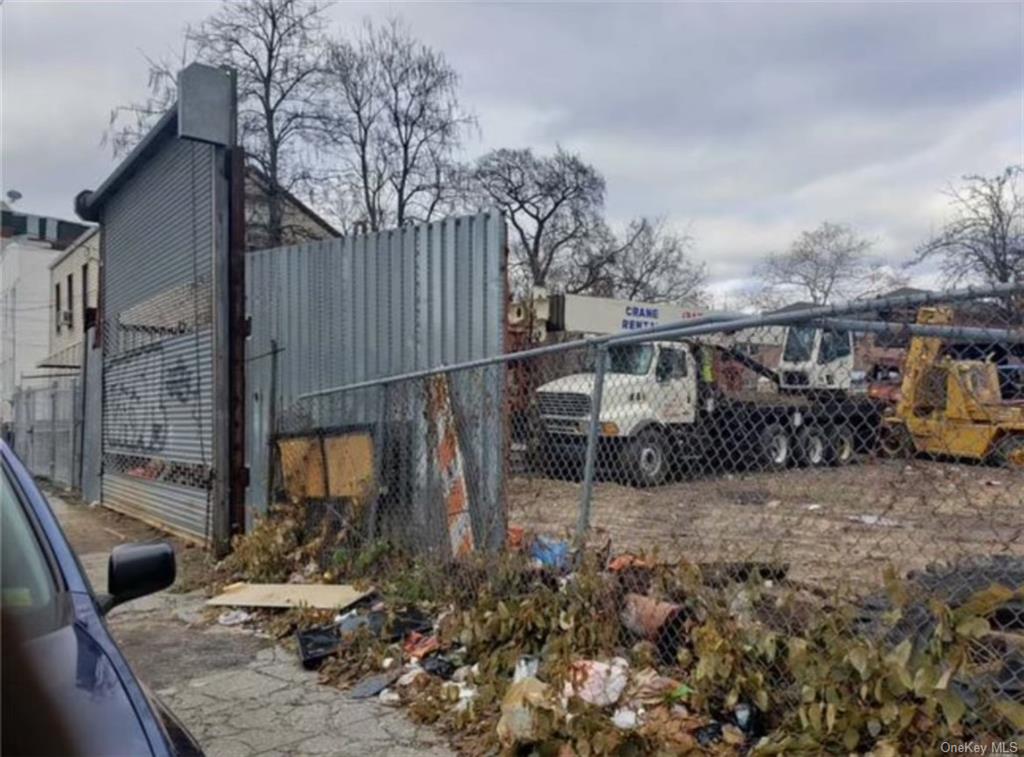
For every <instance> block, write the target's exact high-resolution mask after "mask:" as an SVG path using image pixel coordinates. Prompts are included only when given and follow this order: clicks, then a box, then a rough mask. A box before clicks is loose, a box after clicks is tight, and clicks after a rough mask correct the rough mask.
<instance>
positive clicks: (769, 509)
mask: <svg viewBox="0 0 1024 757" xmlns="http://www.w3.org/2000/svg"><path fill="white" fill-rule="evenodd" d="M1022 289H1024V287H1021V286H1020V285H1016V286H1004V287H1001V288H995V289H988V290H962V291H958V292H948V293H944V294H937V295H913V296H904V297H898V298H890V299H887V300H877V301H872V302H860V303H851V304H848V305H844V306H837V307H830V308H816V309H809V310H802V311H793V312H789V313H779V314H764V315H759V316H751V317H747V318H742V319H738V320H737V319H735V318H731V319H730V320H726V321H725V322H719V321H717V320H716V318H715V317H714V316H710V317H707V318H704V319H698V320H695V321H690V322H687V323H681V324H678V325H675V326H671V327H658V329H655V333H641V334H624V335H618V336H613V337H601V338H591V339H582V340H575V341H567V342H565V343H564V344H555V345H544V346H540V347H534V348H532V349H528V350H525V351H521V352H518V353H510V354H505V355H501V356H498V357H496V358H486V359H481V360H476V361H469V362H465V363H462V364H459V365H456V366H449V367H446V368H441V369H436V370H423V371H416V372H409V373H406V374H403V375H399V376H390V377H383V378H378V379H372V380H367V381H362V382H353V383H350V384H348V385H344V386H339V387H324V388H322V389H319V390H315V391H310V392H307V393H306V394H305V395H303V396H301V397H299V398H298V399H297V400H296V401H295V402H294V404H293V405H292V406H290V407H289V408H286V409H284V410H283V412H282V415H283V416H284V420H283V421H282V422H281V423H279V424H278V426H277V429H278V433H277V435H276V437H275V438H276V439H277V441H278V443H279V445H278V446H279V452H278V461H277V466H278V470H279V471H280V470H281V465H282V460H281V457H282V455H285V456H286V455H287V452H286V451H284V448H283V447H280V442H282V441H286V440H287V439H288V438H289V436H290V435H296V434H298V435H300V436H301V435H306V436H307V437H308V436H309V435H310V434H313V435H314V436H315V437H316V438H317V439H319V440H320V442H319V446H318V447H317V452H316V454H317V455H320V456H322V458H323V464H322V469H321V470H322V471H323V472H324V475H327V472H328V471H329V470H330V468H331V463H330V462H329V461H328V460H327V457H328V454H327V452H326V451H325V450H327V445H328V444H329V442H330V439H331V432H330V430H324V429H318V428H316V427H315V424H310V423H309V422H306V423H304V422H303V420H302V419H303V418H307V419H309V418H312V417H315V413H312V412H311V411H310V408H311V407H312V406H314V405H315V404H316V403H318V402H327V401H338V399H339V398H341V397H345V398H346V401H347V402H349V403H354V404H355V405H359V406H363V407H372V408H373V417H370V418H367V419H366V421H367V423H366V426H365V430H366V438H367V440H368V441H367V444H370V445H372V454H370V455H369V457H368V459H370V460H372V471H371V474H370V480H368V481H366V482H364V483H365V489H364V490H363V491H364V492H365V493H366V497H365V498H363V499H361V501H360V502H359V503H358V506H357V507H355V509H353V505H352V502H348V503H347V504H345V502H344V501H333V502H332V501H329V500H330V498H327V499H328V502H327V506H326V512H327V513H328V519H330V520H332V521H333V522H334V523H335V532H337V531H341V530H344V529H349V530H350V531H352V532H354V533H357V534H358V535H359V539H360V543H361V544H364V545H366V544H373V545H377V546H378V547H380V545H387V548H388V549H393V548H397V549H399V550H403V549H404V550H408V551H411V552H412V553H414V554H416V555H418V557H419V559H420V560H421V561H424V562H429V563H431V564H434V565H436V566H458V565H459V562H460V560H462V559H463V558H465V559H466V560H468V559H469V558H470V556H472V555H477V556H479V555H481V554H484V555H491V557H490V558H485V559H484V560H483V561H482V562H483V563H484V569H482V570H472V571H470V570H458V569H455V568H453V567H449V568H447V569H444V570H445V571H446V572H447V573H448V576H449V578H451V579H457V580H459V581H462V582H463V583H464V585H463V586H462V587H461V589H462V591H463V592H464V593H465V594H466V595H468V596H474V595H475V594H476V593H477V592H479V591H483V590H484V587H485V586H486V582H487V580H488V571H487V569H486V566H487V565H498V564H500V563H501V560H500V559H495V558H496V557H497V556H499V555H503V554H507V553H510V552H517V553H523V554H525V556H526V557H527V558H529V559H530V560H532V561H533V562H534V563H535V564H538V565H541V566H544V567H545V568H547V569H550V570H554V571H556V572H557V571H560V572H563V573H568V574H570V576H571V574H572V571H573V569H574V566H578V565H579V562H578V560H579V559H580V557H579V556H580V555H582V554H584V553H586V554H591V555H597V558H598V561H599V564H600V567H601V569H602V571H603V573H604V574H605V575H606V576H609V577H611V578H612V579H613V580H614V581H615V582H616V585H617V587H618V591H617V594H616V597H617V599H616V602H617V605H616V608H617V609H616V612H615V616H614V617H601V618H596V619H595V621H597V622H600V623H616V624H621V626H622V634H623V637H622V638H623V642H624V643H628V642H631V641H638V640H639V641H646V642H648V643H650V644H652V645H653V646H654V647H655V649H656V652H657V658H658V660H659V664H660V665H661V667H662V670H665V671H668V672H669V673H672V672H673V671H676V672H678V671H679V670H681V669H685V666H686V665H689V664H691V663H692V659H693V655H694V654H695V650H697V649H701V647H700V644H701V643H702V642H701V641H700V638H705V637H699V638H697V637H693V636H692V634H694V633H698V632H697V631H696V630H695V629H696V628H697V627H698V625H700V624H701V623H706V622H708V619H709V618H723V619H724V620H722V622H723V623H726V624H728V627H729V628H732V629H733V633H735V634H738V635H743V634H752V635H753V636H742V637H743V638H756V639H759V641H757V642H756V643H755V646H756V644H761V643H764V644H765V649H764V650H763V654H762V653H760V652H758V655H759V656H757V655H755V657H756V659H757V660H758V665H757V666H755V667H756V670H755V673H756V675H754V676H753V678H746V677H743V676H742V675H741V674H740V672H738V671H737V670H733V671H732V672H731V673H730V676H731V677H732V679H735V680H739V681H741V683H740V684H736V685H740V686H741V687H746V688H745V689H744V690H745V691H746V692H747V693H746V696H747V697H749V698H750V699H751V700H752V701H755V702H757V703H758V704H757V706H758V707H761V706H762V705H764V706H765V707H767V708H769V709H772V710H779V709H780V708H781V709H782V710H786V708H788V707H791V708H792V711H793V712H798V713H799V717H800V718H801V719H805V720H806V719H808V718H809V720H808V721H807V722H810V723H811V726H808V727H813V725H814V722H815V720H816V719H818V718H820V717H825V718H826V719H830V720H833V721H834V719H835V717H836V710H835V707H836V705H835V704H834V702H833V703H832V704H829V701H830V700H829V697H833V696H834V687H833V683H829V684H827V685H826V684H822V686H821V688H820V690H819V689H815V688H814V687H809V686H807V685H805V686H804V687H803V688H802V689H800V688H797V689H795V690H794V689H793V667H792V666H793V665H794V662H793V660H794V654H795V652H794V646H793V645H794V644H796V643H797V642H796V641H794V639H796V640H802V639H805V638H811V637H812V636H813V635H814V634H816V633H818V634H820V633H821V627H820V620H821V618H822V617H825V616H826V615H829V614H830V613H838V615H837V617H841V618H842V626H841V628H842V630H841V631H835V634H834V635H836V636H837V638H838V637H842V638H843V639H845V640H846V641H845V642H844V643H847V644H851V645H854V646H855V647H856V649H858V650H859V649H861V647H860V646H858V645H861V644H863V645H865V646H864V647H863V649H866V650H874V651H872V652H871V654H873V655H875V657H870V659H872V660H876V662H877V664H878V665H879V666H883V665H886V664H892V663H891V661H892V659H894V657H893V655H896V657H900V655H903V654H905V655H907V659H906V661H904V662H905V665H910V666H911V667H913V665H918V667H917V668H914V670H917V671H918V678H920V676H921V675H925V674H923V673H920V671H921V670H922V669H923V668H921V667H920V666H921V665H923V664H924V663H921V662H919V657H920V655H925V654H926V650H933V651H934V649H936V648H937V647H936V645H939V646H941V647H942V649H945V650H947V651H948V650H949V649H951V648H952V647H951V646H950V645H951V644H953V642H952V641H950V639H953V640H954V641H955V640H956V639H959V638H961V636H960V635H958V634H962V633H967V632H966V631H964V630H963V628H960V627H959V626H956V623H958V622H959V623H960V624H961V625H962V626H964V627H967V626H968V623H967V618H968V615H967V613H968V612H971V613H976V614H977V615H978V616H979V617H980V621H979V620H978V618H975V617H973V616H970V621H971V622H972V623H974V625H973V626H970V628H971V629H972V630H971V631H970V633H971V634H972V637H971V639H970V642H969V643H968V644H967V652H966V653H965V654H966V657H965V658H964V659H959V658H958V663H957V665H956V666H955V667H954V668H949V670H948V673H947V675H946V678H945V679H943V678H942V670H939V668H941V667H942V666H943V665H946V664H947V662H948V661H945V660H943V659H942V658H941V657H936V658H935V660H937V662H936V665H938V667H937V668H935V670H938V671H939V672H937V673H935V674H934V677H933V678H930V679H928V678H927V676H925V677H926V679H927V685H928V686H936V687H940V686H945V687H947V688H949V687H952V688H950V691H954V692H955V697H954V698H951V699H942V700H941V701H943V702H947V701H949V702H950V704H949V707H950V710H951V711H953V708H954V704H953V702H954V701H955V702H957V703H962V704H964V707H965V709H966V714H964V713H960V714H957V716H956V722H957V723H958V725H957V726H956V728H959V729H961V730H960V731H959V732H960V733H967V734H970V733H974V734H989V735H992V734H995V735H1003V736H1005V735H1006V734H1012V733H1013V732H1015V731H1014V728H1015V726H1014V725H1012V723H1013V722H1014V721H1013V719H1012V717H1009V716H1005V712H1006V710H1005V709H1000V708H1002V707H1003V704H1001V703H1005V702H1011V703H1015V704H1016V706H1020V705H1021V704H1024V644H1022V642H1024V601H1022V600H1024V594H1022V592H1024V516H1022V513H1024V330H1022V329H1024V311H1022V299H1021V291H1022ZM495 366H500V369H501V370H502V371H503V372H504V376H505V384H504V388H505V397H504V403H503V407H502V409H501V411H500V412H496V411H495V406H494V404H493V403H487V402H477V403H474V401H473V397H474V391H477V392H481V391H483V387H486V386H488V385H489V383H488V378H489V377H493V371H494V369H495ZM456 387H457V388H458V390H457V391H453V388H456ZM474 387H476V388H474ZM456 396H457V400H456V399H455V397H456ZM476 396H477V397H480V396H482V395H479V394H478V395H476ZM481 435H485V436H487V438H493V435H502V439H503V449H504V455H503V457H502V458H501V459H500V460H491V459H487V460H483V459H480V457H479V456H478V455H476V454H474V450H475V449H477V445H478V440H479V439H480V438H481ZM301 454H302V455H303V456H304V457H303V459H304V460H305V461H306V462H307V463H308V460H309V452H308V450H307V451H304V452H302V453H301ZM480 465H493V466H502V471H503V473H504V476H503V480H504V488H503V500H502V501H501V502H500V503H498V505H497V506H491V507H485V508H476V507H474V506H473V504H474V501H475V500H478V499H479V498H480V497H482V496H487V495H486V494H485V493H481V492H480V491H476V490H474V487H473V486H472V482H473V481H477V480H479V476H478V475H477V473H476V472H475V471H474V466H480ZM293 468H294V466H293ZM287 475H288V474H287V472H284V473H279V475H278V478H277V482H278V483H277V484H276V485H275V492H274V493H273V497H274V498H276V499H278V500H281V499H283V498H285V496H286V494H285V492H284V491H283V488H284V485H285V483H286V481H285V480H284V479H286V478H287ZM328 490H329V484H328V483H327V482H326V480H325V483H324V486H323V491H328ZM482 512H488V513H491V514H492V516H493V518H494V519H495V520H496V521H497V522H498V523H497V524H496V523H495V522H480V519H479V514H480V513H482ZM506 520H507V532H506V533H504V534H502V536H504V538H503V539H498V540H494V539H493V538H491V540H490V541H486V540H482V539H481V538H480V535H481V534H492V535H493V534H494V531H495V528H496V527H497V525H498V524H500V528H501V529H503V530H504V529H505V528H506V525H505V521H506ZM488 538H490V537H488ZM337 556H338V554H337V552H336V550H335V549H334V548H331V549H327V548H325V550H324V552H323V553H322V554H321V562H322V563H323V564H325V565H329V564H330V562H331V560H332V559H336V558H337ZM453 558H454V559H453ZM979 596H982V597H983V601H982V600H979V599H978V597H979ZM943 613H945V614H943ZM829 616H830V615H829ZM943 618H945V621H943V620H942V619H943ZM943 622H945V623H947V625H943ZM836 623H837V624H839V621H838V620H837V621H836ZM948 624H952V626H950V627H953V626H955V627H957V628H960V630H959V631H952V630H950V627H947V626H948ZM701 627H702V628H704V629H705V631H701V632H700V633H705V634H706V626H701ZM723 627H724V626H723ZM837 627H838V626H837ZM942 634H946V636H945V637H942V638H944V639H945V641H943V642H942V643H941V644H940V642H939V641H936V640H937V639H940V636H941V635H942ZM947 637H948V638H947ZM737 638H739V636H737ZM814 638H818V637H814ZM830 638H831V637H830ZM764 640H770V643H769V642H768V641H764ZM786 640H789V641H788V643H789V644H790V646H789V648H788V657H787V654H786V653H783V652H780V651H776V648H775V645H776V643H777V644H780V645H784V644H785V643H787V642H786ZM723 643H724V642H723ZM801 643H804V642H802V641H801ZM943 644H945V646H942V645H943ZM852 648H853V647H851V649H852ZM908 650H909V651H908ZM743 654H744V655H749V654H752V653H751V652H750V650H749V649H747V650H746V651H745V652H744V653H743ZM928 654H931V652H929V653H928ZM935 654H938V653H937V652H936V653H935ZM911 655H913V656H911ZM862 656H864V658H865V659H868V652H861V651H851V652H849V653H848V654H846V656H845V657H844V658H843V659H844V660H847V661H848V660H851V659H853V660H855V661H856V663H857V665H856V667H857V669H858V670H861V668H862V667H863V670H864V672H863V675H864V676H865V680H869V678H868V677H869V676H870V675H871V670H872V669H873V668H871V665H870V664H868V663H866V662H865V663H864V666H861V665H860V661H861V657H862ZM920 659H924V658H920ZM928 659H932V658H928ZM784 660H785V662H784ZM914 660H918V662H913V661H914ZM880 661H889V662H884V663H883V662H880ZM872 664H874V663H872ZM927 670H929V671H932V668H927ZM933 672H934V671H933ZM704 674H705V675H712V674H709V673H708V672H707V670H705V671H704ZM743 675H746V674H743ZM928 675H931V673H928ZM870 680H873V679H870ZM894 685H895V684H894ZM908 685H909V686H910V687H911V688H913V687H914V686H923V685H925V684H922V683H921V680H916V682H915V681H909V682H908ZM930 690H931V689H929V691H930ZM945 691H946V690H945V689H943V690H942V691H941V692H939V693H940V694H941V695H942V696H943V697H945V696H946V694H945ZM766 692H770V693H766ZM830 692H832V693H830ZM950 696H951V697H952V696H953V695H950ZM762 697H763V698H764V701H762ZM769 699H770V701H769ZM870 699H871V695H866V700H865V702H864V704H863V706H864V707H870V706H875V707H876V708H878V710H877V711H878V712H881V713H883V715H879V716H878V717H880V718H883V719H884V718H885V717H890V716H891V717H893V718H898V717H900V715H899V713H898V712H897V714H895V715H894V714H892V712H890V710H889V709H886V708H887V707H888V705H885V706H883V704H881V702H882V701H883V700H882V699H879V700H878V701H875V702H874V703H873V704H872V702H869V701H867V700H870ZM733 703H734V704H735V701H733ZM1012 712H1015V713H1017V714H1018V715H1019V710H1012ZM823 713H824V714H823ZM999 713H1003V715H1000V714H999ZM865 717H866V716H865ZM872 717H874V716H872ZM950 717H952V716H950ZM1008 717H1009V720H1008V719H1007V718H1008ZM1008 723H1009V724H1008ZM883 726H884V727H888V726H886V725H885V724H884V723H883ZM883 726H879V727H880V728H881V727H883ZM819 727H820V728H821V729H822V730H824V729H825V727H826V726H824V725H821V723H819ZM867 728H868V730H872V729H873V728H874V725H872V724H870V723H869V724H868V726H867ZM964 729H966V730H964ZM922 738H923V737H922ZM819 743H820V742H819ZM858 743H860V744H861V746H863V745H864V744H863V742H858ZM922 743H924V742H922ZM855 745H856V744H855ZM850 748H852V747H850Z"/></svg>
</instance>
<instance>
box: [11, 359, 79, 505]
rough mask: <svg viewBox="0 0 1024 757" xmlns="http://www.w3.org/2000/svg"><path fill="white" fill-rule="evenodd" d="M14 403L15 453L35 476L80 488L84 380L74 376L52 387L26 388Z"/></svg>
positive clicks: (13, 437) (56, 381) (17, 395)
mask: <svg viewBox="0 0 1024 757" xmlns="http://www.w3.org/2000/svg"><path fill="white" fill-rule="evenodd" d="M12 402H13V421H12V424H11V435H12V439H13V443H14V444H13V446H14V450H15V452H16V453H17V454H18V456H19V457H20V458H21V459H22V460H23V461H24V462H25V465H26V466H27V467H28V469H29V470H30V471H31V472H32V473H33V475H36V476H40V477H42V478H45V479H46V480H48V481H50V482H51V483H53V484H56V485H59V486H63V487H65V488H70V489H77V488H78V487H79V485H80V481H79V477H80V473H81V460H82V423H83V420H82V409H83V405H82V395H81V382H80V381H79V380H78V379H77V378H73V377H70V378H59V379H56V380H54V381H53V382H52V383H51V384H50V385H48V386H36V387H25V388H22V389H20V390H19V391H18V392H17V393H16V394H15V395H14V397H13V400H12Z"/></svg>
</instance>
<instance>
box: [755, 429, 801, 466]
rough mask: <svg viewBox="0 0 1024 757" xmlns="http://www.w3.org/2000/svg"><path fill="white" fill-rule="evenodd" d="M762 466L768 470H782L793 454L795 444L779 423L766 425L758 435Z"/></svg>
mask: <svg viewBox="0 0 1024 757" xmlns="http://www.w3.org/2000/svg"><path fill="white" fill-rule="evenodd" d="M758 443H759V446H760V450H759V452H760V458H761V467H763V468H765V469H767V470H782V469H784V468H785V467H786V466H787V465H789V462H790V459H791V458H792V456H793V445H792V444H790V441H789V434H787V433H786V429H785V428H783V427H782V426H781V425H779V424H778V423H772V424H770V425H769V426H766V427H765V429H764V430H763V431H762V432H761V435H760V436H759V437H758Z"/></svg>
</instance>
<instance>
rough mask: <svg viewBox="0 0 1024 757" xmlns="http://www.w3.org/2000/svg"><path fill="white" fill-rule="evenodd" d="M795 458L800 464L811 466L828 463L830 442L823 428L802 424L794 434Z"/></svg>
mask: <svg viewBox="0 0 1024 757" xmlns="http://www.w3.org/2000/svg"><path fill="white" fill-rule="evenodd" d="M795 451H796V459H797V462H799V463H800V465H806V466H808V467H811V468H817V467H821V466H823V465H828V463H829V460H830V458H831V444H830V440H829V438H828V436H827V435H826V434H825V431H824V429H822V428H820V427H818V426H804V427H803V428H802V429H800V432H799V433H798V434H797V435H796V450H795Z"/></svg>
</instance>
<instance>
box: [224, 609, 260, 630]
mask: <svg viewBox="0 0 1024 757" xmlns="http://www.w3.org/2000/svg"><path fill="white" fill-rule="evenodd" d="M250 618H252V615H251V614H250V613H247V612H246V611H245V610H225V611H224V612H222V613H221V614H220V615H219V616H217V622H218V623H220V624H221V625H222V626H239V625H241V624H242V623H245V622H246V621H248V620H249V619H250Z"/></svg>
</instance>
